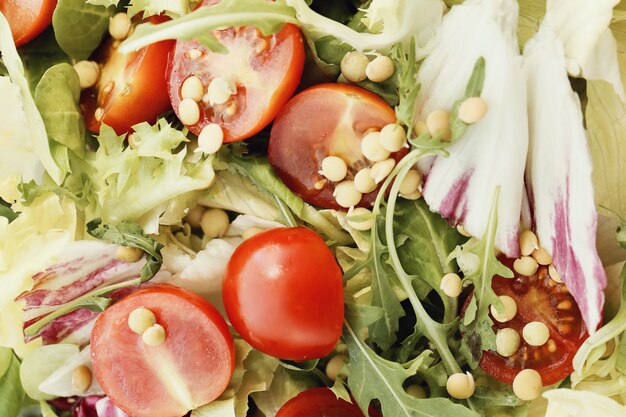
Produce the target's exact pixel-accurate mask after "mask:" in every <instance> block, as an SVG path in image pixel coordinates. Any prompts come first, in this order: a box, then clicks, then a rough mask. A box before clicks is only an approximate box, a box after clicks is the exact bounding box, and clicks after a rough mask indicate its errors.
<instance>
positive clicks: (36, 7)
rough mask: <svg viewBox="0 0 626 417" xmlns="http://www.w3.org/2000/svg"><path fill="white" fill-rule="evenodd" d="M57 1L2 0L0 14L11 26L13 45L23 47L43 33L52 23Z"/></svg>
mask: <svg viewBox="0 0 626 417" xmlns="http://www.w3.org/2000/svg"><path fill="white" fill-rule="evenodd" d="M56 5H57V0H2V1H0V12H2V14H3V15H4V17H6V19H7V20H8V22H9V26H11V33H12V34H13V40H14V41H15V45H17V46H20V45H23V44H25V43H27V42H29V41H31V40H32V39H34V38H35V37H36V36H37V35H39V34H40V33H41V32H43V31H44V30H45V29H46V28H47V27H48V26H50V23H51V22H52V13H53V12H54V8H55V7H56Z"/></svg>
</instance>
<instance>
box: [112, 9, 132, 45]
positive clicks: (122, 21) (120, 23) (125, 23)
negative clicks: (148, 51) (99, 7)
mask: <svg viewBox="0 0 626 417" xmlns="http://www.w3.org/2000/svg"><path fill="white" fill-rule="evenodd" d="M131 26H132V22H131V20H130V16H128V14H126V13H117V14H116V15H115V16H113V17H111V18H110V19H109V33H110V34H111V37H112V38H113V39H117V40H122V39H126V37H127V36H128V34H129V33H130V28H131Z"/></svg>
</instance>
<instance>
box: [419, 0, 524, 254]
mask: <svg viewBox="0 0 626 417" xmlns="http://www.w3.org/2000/svg"><path fill="white" fill-rule="evenodd" d="M517 13H518V6H517V2H516V1H514V0H468V1H466V2H464V3H463V4H461V5H459V6H455V7H453V8H452V9H451V10H450V12H449V13H448V14H447V15H446V16H445V17H444V20H443V23H442V25H441V27H440V28H439V34H438V38H437V39H436V47H435V49H434V51H433V53H432V54H431V55H429V56H428V58H426V60H424V63H423V64H422V66H421V68H420V72H419V75H418V81H419V82H420V84H421V85H422V90H421V92H420V95H419V97H418V103H417V104H418V106H417V108H418V112H419V114H418V117H419V118H420V119H421V120H426V118H427V116H428V115H429V114H430V113H431V112H432V111H434V110H440V109H443V110H447V111H450V110H451V108H452V106H453V104H454V102H455V101H456V100H458V99H459V98H460V97H462V96H463V94H464V91H465V86H466V83H467V81H468V79H469V77H470V74H471V72H472V69H473V66H474V64H475V63H476V60H477V59H478V58H479V57H484V58H485V62H486V69H485V82H484V86H483V90H482V94H481V97H482V98H483V99H484V100H485V101H486V102H487V105H488V106H489V110H488V111H487V114H486V115H485V117H484V118H483V119H482V120H480V121H479V122H478V123H476V124H475V125H473V126H470V127H469V128H468V129H467V131H466V132H465V134H464V135H463V136H462V137H461V138H460V139H459V140H458V142H456V143H454V144H453V145H452V146H450V147H449V148H448V151H449V153H450V155H449V156H448V157H437V158H436V159H434V160H433V161H432V166H430V171H429V172H428V168H429V167H424V166H422V169H424V170H425V171H427V172H426V174H427V175H426V181H425V183H424V190H423V194H424V198H425V199H426V202H427V203H428V205H429V206H430V209H431V210H433V211H436V212H438V213H441V214H442V215H443V217H445V218H446V219H448V220H449V221H450V222H452V223H455V224H457V223H462V224H463V225H464V226H465V229H467V231H469V232H470V233H471V234H472V235H473V236H482V235H483V234H484V231H485V227H486V225H487V218H488V213H489V208H490V205H491V201H493V195H494V192H495V189H496V187H498V186H499V187H500V189H501V191H500V199H499V203H498V230H497V234H496V247H497V248H498V249H499V250H501V251H502V252H503V253H505V254H506V255H507V256H510V257H515V256H517V255H518V254H519V243H518V231H519V222H520V212H521V207H522V201H523V199H524V192H525V191H524V166H525V162H526V153H527V150H528V131H527V116H526V90H525V88H524V76H523V72H522V63H521V56H520V55H519V53H518V46H517V37H516V34H515V28H516V27H517Z"/></svg>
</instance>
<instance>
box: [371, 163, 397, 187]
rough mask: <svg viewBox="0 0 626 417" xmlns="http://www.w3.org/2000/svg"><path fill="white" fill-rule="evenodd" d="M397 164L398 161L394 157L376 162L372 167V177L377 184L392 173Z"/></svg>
mask: <svg viewBox="0 0 626 417" xmlns="http://www.w3.org/2000/svg"><path fill="white" fill-rule="evenodd" d="M395 166H396V161H395V160H394V159H393V158H389V159H385V160H384V161H379V162H376V163H374V165H372V167H371V168H370V177H372V179H373V180H374V182H375V183H376V184H379V183H381V182H382V181H384V180H385V178H387V177H388V176H389V174H391V171H393V168H394V167H395Z"/></svg>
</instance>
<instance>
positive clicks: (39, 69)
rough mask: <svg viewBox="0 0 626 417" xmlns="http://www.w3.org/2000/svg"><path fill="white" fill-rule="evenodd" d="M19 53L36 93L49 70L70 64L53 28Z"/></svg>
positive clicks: (21, 48)
mask: <svg viewBox="0 0 626 417" xmlns="http://www.w3.org/2000/svg"><path fill="white" fill-rule="evenodd" d="M18 52H19V54H20V57H21V58H22V63H23V64H24V71H25V72H26V78H27V79H28V85H29V86H30V90H31V91H35V88H36V87H37V84H38V83H39V80H41V77H42V76H43V74H44V72H46V71H47V70H48V68H50V67H53V66H54V65H56V64H62V63H69V62H70V57H68V56H67V54H66V53H65V52H63V50H62V49H61V48H60V47H59V44H58V43H57V41H56V39H55V37H54V29H53V28H51V27H50V28H48V29H46V30H45V31H44V32H43V33H42V34H41V35H39V36H37V37H36V38H35V39H33V40H32V41H30V42H28V43H27V44H26V45H23V46H21V47H20V48H19V49H18Z"/></svg>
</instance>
